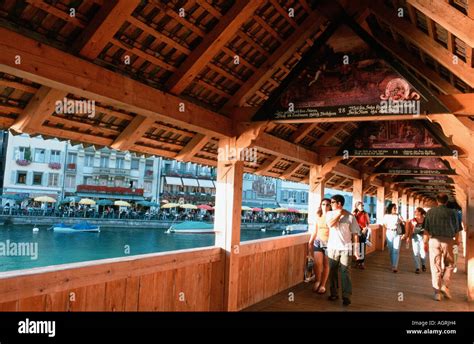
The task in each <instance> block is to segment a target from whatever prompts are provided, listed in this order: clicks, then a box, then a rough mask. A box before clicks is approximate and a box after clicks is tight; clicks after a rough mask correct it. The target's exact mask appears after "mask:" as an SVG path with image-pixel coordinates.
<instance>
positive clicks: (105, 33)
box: [73, 0, 140, 60]
mask: <svg viewBox="0 0 474 344" xmlns="http://www.w3.org/2000/svg"><path fill="white" fill-rule="evenodd" d="M139 4H140V0H126V1H125V0H119V1H107V2H106V3H105V5H104V6H103V7H102V8H101V9H100V10H99V12H98V13H97V14H96V15H95V16H94V18H93V19H92V21H91V22H90V23H89V25H88V26H87V27H86V28H85V29H84V31H83V32H82V33H81V35H80V36H79V37H78V38H77V39H76V41H75V42H74V45H73V49H74V50H75V51H78V52H79V55H81V56H84V57H87V58H89V59H91V60H93V59H95V58H97V56H99V54H100V52H101V51H102V50H103V49H104V48H105V46H106V45H107V44H108V43H109V42H110V41H111V39H112V38H113V37H114V35H115V34H116V33H117V31H118V30H119V29H120V27H121V26H122V25H123V23H124V21H125V20H126V19H128V17H130V15H131V14H132V12H133V11H134V10H135V8H137V6H138V5H139Z"/></svg>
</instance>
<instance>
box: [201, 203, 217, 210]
mask: <svg viewBox="0 0 474 344" xmlns="http://www.w3.org/2000/svg"><path fill="white" fill-rule="evenodd" d="M197 207H198V208H199V209H203V210H214V208H213V207H211V206H210V205H207V204H200V205H198V206H197Z"/></svg>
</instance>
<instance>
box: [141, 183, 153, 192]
mask: <svg viewBox="0 0 474 344" xmlns="http://www.w3.org/2000/svg"><path fill="white" fill-rule="evenodd" d="M152 185H153V184H152V183H151V182H144V183H143V189H144V191H145V192H146V193H151V191H152Z"/></svg>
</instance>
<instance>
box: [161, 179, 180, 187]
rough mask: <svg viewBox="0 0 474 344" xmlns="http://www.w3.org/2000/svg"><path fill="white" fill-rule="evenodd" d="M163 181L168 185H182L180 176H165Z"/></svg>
mask: <svg viewBox="0 0 474 344" xmlns="http://www.w3.org/2000/svg"><path fill="white" fill-rule="evenodd" d="M165 182H166V184H168V185H179V186H183V182H182V181H181V178H178V177H165Z"/></svg>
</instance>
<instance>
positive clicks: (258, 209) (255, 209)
mask: <svg viewBox="0 0 474 344" xmlns="http://www.w3.org/2000/svg"><path fill="white" fill-rule="evenodd" d="M252 211H263V209H262V208H252Z"/></svg>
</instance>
